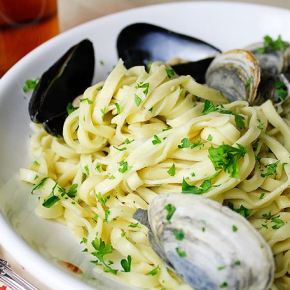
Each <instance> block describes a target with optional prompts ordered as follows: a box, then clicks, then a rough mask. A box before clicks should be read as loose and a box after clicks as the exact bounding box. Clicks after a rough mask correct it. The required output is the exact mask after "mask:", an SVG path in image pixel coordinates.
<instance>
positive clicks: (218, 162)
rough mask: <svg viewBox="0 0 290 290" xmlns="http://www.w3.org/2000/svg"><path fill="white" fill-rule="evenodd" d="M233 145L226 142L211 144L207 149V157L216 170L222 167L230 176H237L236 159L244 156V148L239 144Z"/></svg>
mask: <svg viewBox="0 0 290 290" xmlns="http://www.w3.org/2000/svg"><path fill="white" fill-rule="evenodd" d="M237 145H238V147H233V146H230V145H227V144H223V145H220V146H218V147H216V148H215V147H213V146H211V147H210V148H209V149H208V152H209V159H210V160H211V162H212V163H213V165H214V167H215V169H216V170H219V169H223V170H224V171H225V172H227V173H228V174H229V175H230V176H231V177H238V176H239V170H238V161H239V160H240V159H241V158H242V157H244V156H245V154H246V152H247V151H246V149H245V147H243V146H242V145H240V144H237Z"/></svg>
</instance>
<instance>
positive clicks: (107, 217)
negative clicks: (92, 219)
mask: <svg viewBox="0 0 290 290" xmlns="http://www.w3.org/2000/svg"><path fill="white" fill-rule="evenodd" d="M110 214H111V211H110V210H108V209H106V210H105V222H106V223H108V222H109V216H110Z"/></svg>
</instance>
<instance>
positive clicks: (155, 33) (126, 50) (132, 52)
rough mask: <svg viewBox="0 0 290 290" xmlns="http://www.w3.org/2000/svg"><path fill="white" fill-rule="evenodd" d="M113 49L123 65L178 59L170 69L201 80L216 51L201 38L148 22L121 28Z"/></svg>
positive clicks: (129, 65) (216, 49)
mask: <svg viewBox="0 0 290 290" xmlns="http://www.w3.org/2000/svg"><path fill="white" fill-rule="evenodd" d="M117 51H118V55H119V57H120V58H122V59H123V61H124V64H125V66H126V67H127V68H130V67H132V66H136V65H148V64H149V63H150V62H152V61H162V62H168V61H171V60H173V59H175V60H176V59H178V60H181V61H182V62H183V63H182V64H178V65H176V64H174V65H172V67H173V68H174V70H175V71H176V72H177V73H178V74H181V75H186V74H189V75H192V76H193V77H194V78H195V79H198V80H204V74H205V71H206V69H207V67H208V65H209V64H210V62H211V61H212V59H213V58H212V56H214V55H216V54H217V53H219V52H220V50H219V49H218V48H216V47H214V46H213V45H211V44H209V43H207V42H205V41H203V40H200V39H197V38H194V37H191V36H187V35H184V34H180V33H177V32H174V31H171V30H168V29H165V28H162V27H159V26H156V25H152V24H148V23H135V24H131V25H129V26H126V27H125V28H123V29H122V31H121V32H120V34H119V36H118V39H117ZM184 62H186V63H184Z"/></svg>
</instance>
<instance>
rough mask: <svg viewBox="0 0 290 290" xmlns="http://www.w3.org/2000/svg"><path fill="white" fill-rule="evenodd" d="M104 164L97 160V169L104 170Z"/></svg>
mask: <svg viewBox="0 0 290 290" xmlns="http://www.w3.org/2000/svg"><path fill="white" fill-rule="evenodd" d="M102 166H103V164H101V163H99V162H97V164H96V170H97V171H99V172H102V171H103V167H102Z"/></svg>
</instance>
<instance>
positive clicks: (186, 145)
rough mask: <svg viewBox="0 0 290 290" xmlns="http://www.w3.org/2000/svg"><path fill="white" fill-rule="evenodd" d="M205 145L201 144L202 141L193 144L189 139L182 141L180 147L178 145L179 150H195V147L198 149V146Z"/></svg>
mask: <svg viewBox="0 0 290 290" xmlns="http://www.w3.org/2000/svg"><path fill="white" fill-rule="evenodd" d="M202 145H203V143H201V141H200V140H199V141H197V142H194V143H191V142H190V140H189V139H188V138H183V139H182V140H181V143H180V144H179V145H177V147H178V148H181V149H182V148H191V149H193V148H195V147H198V146H202Z"/></svg>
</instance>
